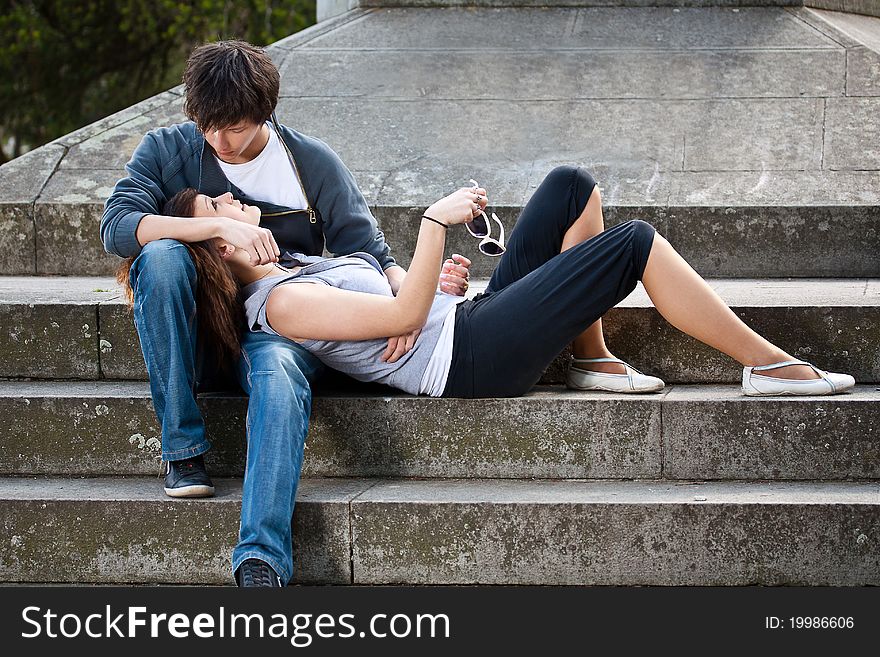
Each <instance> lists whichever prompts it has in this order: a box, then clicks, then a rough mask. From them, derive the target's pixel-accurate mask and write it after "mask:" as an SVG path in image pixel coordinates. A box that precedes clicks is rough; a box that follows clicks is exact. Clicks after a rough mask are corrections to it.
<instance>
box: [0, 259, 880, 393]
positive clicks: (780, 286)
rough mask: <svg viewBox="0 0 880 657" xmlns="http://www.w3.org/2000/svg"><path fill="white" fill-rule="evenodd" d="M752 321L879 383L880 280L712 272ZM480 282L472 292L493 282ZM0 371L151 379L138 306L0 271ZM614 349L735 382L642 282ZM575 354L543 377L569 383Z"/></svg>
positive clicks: (613, 321) (690, 375) (612, 318)
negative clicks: (567, 372)
mask: <svg viewBox="0 0 880 657" xmlns="http://www.w3.org/2000/svg"><path fill="white" fill-rule="evenodd" d="M709 283H710V285H711V286H712V287H713V288H714V289H715V290H716V292H717V293H718V294H719V295H720V296H721V298H723V299H724V300H725V301H726V302H727V303H728V304H729V305H730V306H731V307H732V308H733V309H734V311H735V312H736V313H737V315H738V316H740V317H741V318H742V319H743V320H744V321H745V322H746V323H747V324H749V326H752V327H753V328H754V329H755V330H756V331H758V332H759V333H761V334H762V335H764V336H765V337H767V339H769V340H771V341H773V342H775V343H777V344H779V345H780V346H781V347H782V348H783V349H785V350H786V351H788V352H789V353H791V354H794V355H795V356H797V357H799V358H804V359H806V360H810V361H815V364H816V365H817V366H819V367H822V368H823V369H828V370H831V371H838V372H849V373H851V374H853V375H854V376H855V377H856V380H857V381H859V382H863V383H867V382H874V381H880V279H794V280H783V279H760V280H743V279H711V280H710V281H709ZM485 284H486V281H485V280H482V281H479V280H475V281H474V284H473V285H472V288H471V293H476V292H478V291H480V290H482V289H484V288H485ZM0 324H2V325H3V326H4V327H8V328H7V330H5V331H4V332H3V333H2V334H0V354H2V355H3V357H2V359H0V377H5V378H21V377H27V378H35V379H62V378H64V379H67V378H70V379H85V380H97V379H113V380H145V379H146V369H145V367H144V362H143V356H142V355H141V351H140V346H139V342H138V339H137V333H136V332H135V329H134V323H133V321H132V316H131V313H130V311H129V310H128V309H127V307H126V305H125V304H124V302H123V300H122V295H121V292H120V290H119V288H118V287H117V286H116V283H115V282H114V281H113V280H112V279H109V278H102V277H95V278H92V277H83V278H76V277H19V276H8V277H0ZM603 326H604V330H605V335H606V338H607V343H608V345H609V348H610V349H611V350H612V351H614V352H615V353H616V354H617V355H618V356H619V357H621V358H624V359H626V360H627V361H629V362H630V363H632V364H633V366H635V367H637V368H639V369H640V370H642V371H644V372H646V373H650V374H655V375H657V376H660V377H662V378H663V379H664V380H665V381H667V382H669V383H734V382H737V381H739V380H740V377H741V374H742V368H741V367H740V366H739V365H738V364H737V363H736V362H735V361H733V360H732V359H731V358H728V357H727V356H725V355H723V354H721V353H720V352H717V351H715V350H714V349H711V348H710V347H707V346H706V345H704V344H702V343H700V342H697V341H696V340H694V339H692V338H690V337H688V336H687V335H685V334H683V333H682V332H680V331H679V330H678V329H675V328H674V327H672V326H671V325H670V324H669V323H668V322H666V320H664V319H663V318H662V317H661V316H660V315H659V313H657V311H656V310H655V309H654V308H653V305H652V304H651V302H650V299H648V296H647V294H646V293H645V291H644V288H642V286H641V285H639V286H638V287H637V288H636V290H635V291H634V292H633V293H632V294H631V295H630V296H629V297H628V298H627V299H625V300H624V301H623V302H622V303H621V304H620V305H618V306H617V307H616V308H614V309H612V310H611V311H610V312H609V313H607V315H606V316H605V318H604V320H603ZM567 357H568V356H567V354H562V355H561V356H560V358H558V359H557V360H556V361H554V363H553V364H552V365H551V366H550V367H549V368H548V370H547V372H546V373H545V375H544V377H543V379H542V382H543V383H545V384H553V383H561V382H562V381H563V373H564V367H565V364H566V363H567V360H566V359H567Z"/></svg>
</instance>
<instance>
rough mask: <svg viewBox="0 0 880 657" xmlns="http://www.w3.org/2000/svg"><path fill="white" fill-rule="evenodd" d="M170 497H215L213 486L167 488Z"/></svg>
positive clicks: (166, 491) (166, 492)
mask: <svg viewBox="0 0 880 657" xmlns="http://www.w3.org/2000/svg"><path fill="white" fill-rule="evenodd" d="M165 494H166V495H167V496H168V497H214V487H213V486H181V487H180V488H166V489H165Z"/></svg>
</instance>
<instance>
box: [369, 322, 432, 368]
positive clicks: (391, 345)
mask: <svg viewBox="0 0 880 657" xmlns="http://www.w3.org/2000/svg"><path fill="white" fill-rule="evenodd" d="M421 332H422V329H416V330H415V331H413V332H412V333H409V334H407V335H399V336H397V337H396V338H388V346H387V347H386V348H385V351H383V352H382V357H381V358H380V359H379V360H381V361H382V362H383V363H396V362H397V361H398V360H400V358H402V357H403V356H404V355H406V354H408V353H409V352H410V350H411V349H412V348H413V347H414V346H415V344H416V340H418V338H419V334H420V333H421Z"/></svg>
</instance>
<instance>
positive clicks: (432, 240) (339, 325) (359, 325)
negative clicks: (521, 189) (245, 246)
mask: <svg viewBox="0 0 880 657" xmlns="http://www.w3.org/2000/svg"><path fill="white" fill-rule="evenodd" d="M485 193H486V192H485V190H483V189H479V190H476V192H474V190H471V189H460V190H458V191H456V192H454V193H452V194H450V195H449V196H447V197H445V198H442V199H440V200H439V201H437V202H436V203H435V204H434V205H432V206H431V207H430V208H428V210H427V211H426V212H425V214H426V215H427V216H429V217H432V218H433V219H435V220H436V221H429V220H427V219H422V222H421V227H420V228H419V237H418V242H417V243H416V250H415V253H414V254H413V259H412V264H411V265H410V268H409V272H408V273H407V275H406V278H405V279H404V281H403V284H402V285H401V286H400V290H399V291H398V293H397V296H396V297H385V296H381V295H377V294H366V293H362V292H351V291H347V290H339V289H336V288H332V287H329V286H325V285H321V284H316V285H311V284H304V283H292V284H289V285H280V286H278V287H276V288H275V289H274V290H273V291H272V293H271V294H270V295H269V300H268V302H267V304H266V316H267V318H268V320H269V324H270V326H272V328H273V329H274V330H275V331H276V332H277V333H279V334H281V335H283V336H285V337H287V338H290V339H312V340H369V339H373V338H387V337H389V336H393V335H402V334H404V333H410V332H412V331H414V330H416V329H419V328H422V326H424V325H425V322H426V321H427V319H428V313H429V312H430V310H431V304H432V303H433V301H434V293H435V291H436V289H437V281H438V277H439V273H440V266H441V264H442V262H443V247H444V246H445V243H446V231H447V228H444V227H443V226H442V225H440V224H438V223H437V222H440V223H442V224H447V225H453V224H460V223H464V222H465V221H469V220H470V219H471V217H473V209H474V204H475V203H477V204H479V205H480V206H481V207H482V206H483V204H484V203H485V202H486V198H485Z"/></svg>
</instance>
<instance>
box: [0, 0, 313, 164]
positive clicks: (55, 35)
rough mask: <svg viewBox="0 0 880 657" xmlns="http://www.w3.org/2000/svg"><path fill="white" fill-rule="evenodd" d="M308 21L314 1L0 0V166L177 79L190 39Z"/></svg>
mask: <svg viewBox="0 0 880 657" xmlns="http://www.w3.org/2000/svg"><path fill="white" fill-rule="evenodd" d="M314 22H315V0H236V1H233V0H189V1H180V0H113V1H110V0H30V1H16V0H0V164H3V163H4V162H7V161H9V160H10V159H12V158H14V157H17V156H18V155H21V154H22V153H24V152H26V151H28V150H30V149H33V148H36V147H37V146H40V145H42V144H45V143H46V142H49V141H52V140H53V139H55V138H56V137H60V136H61V135H64V134H67V133H68V132H71V131H73V130H75V129H77V128H79V127H81V126H83V125H87V124H89V123H92V122H93V121H97V120H98V119H100V118H102V117H104V116H107V115H108V114H112V113H113V112H116V111H119V110H121V109H124V108H126V107H128V106H130V105H132V104H134V103H136V102H138V101H140V100H143V99H144V98H148V97H149V96H152V95H154V94H156V93H158V92H160V91H162V90H164V89H168V88H169V87H173V86H175V85H177V84H179V83H180V78H181V74H182V72H183V65H184V62H185V61H186V57H187V55H188V54H189V51H190V50H191V49H192V47H193V46H195V45H197V44H200V43H205V42H207V41H215V40H217V39H219V38H233V37H234V38H240V39H244V40H246V41H250V42H251V43H255V44H259V45H266V44H269V43H273V42H275V41H277V40H279V39H281V38H283V37H285V36H287V35H289V34H293V33H294V32H297V31H299V30H301V29H303V28H305V27H308V26H309V25H312V24H313V23H314Z"/></svg>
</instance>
